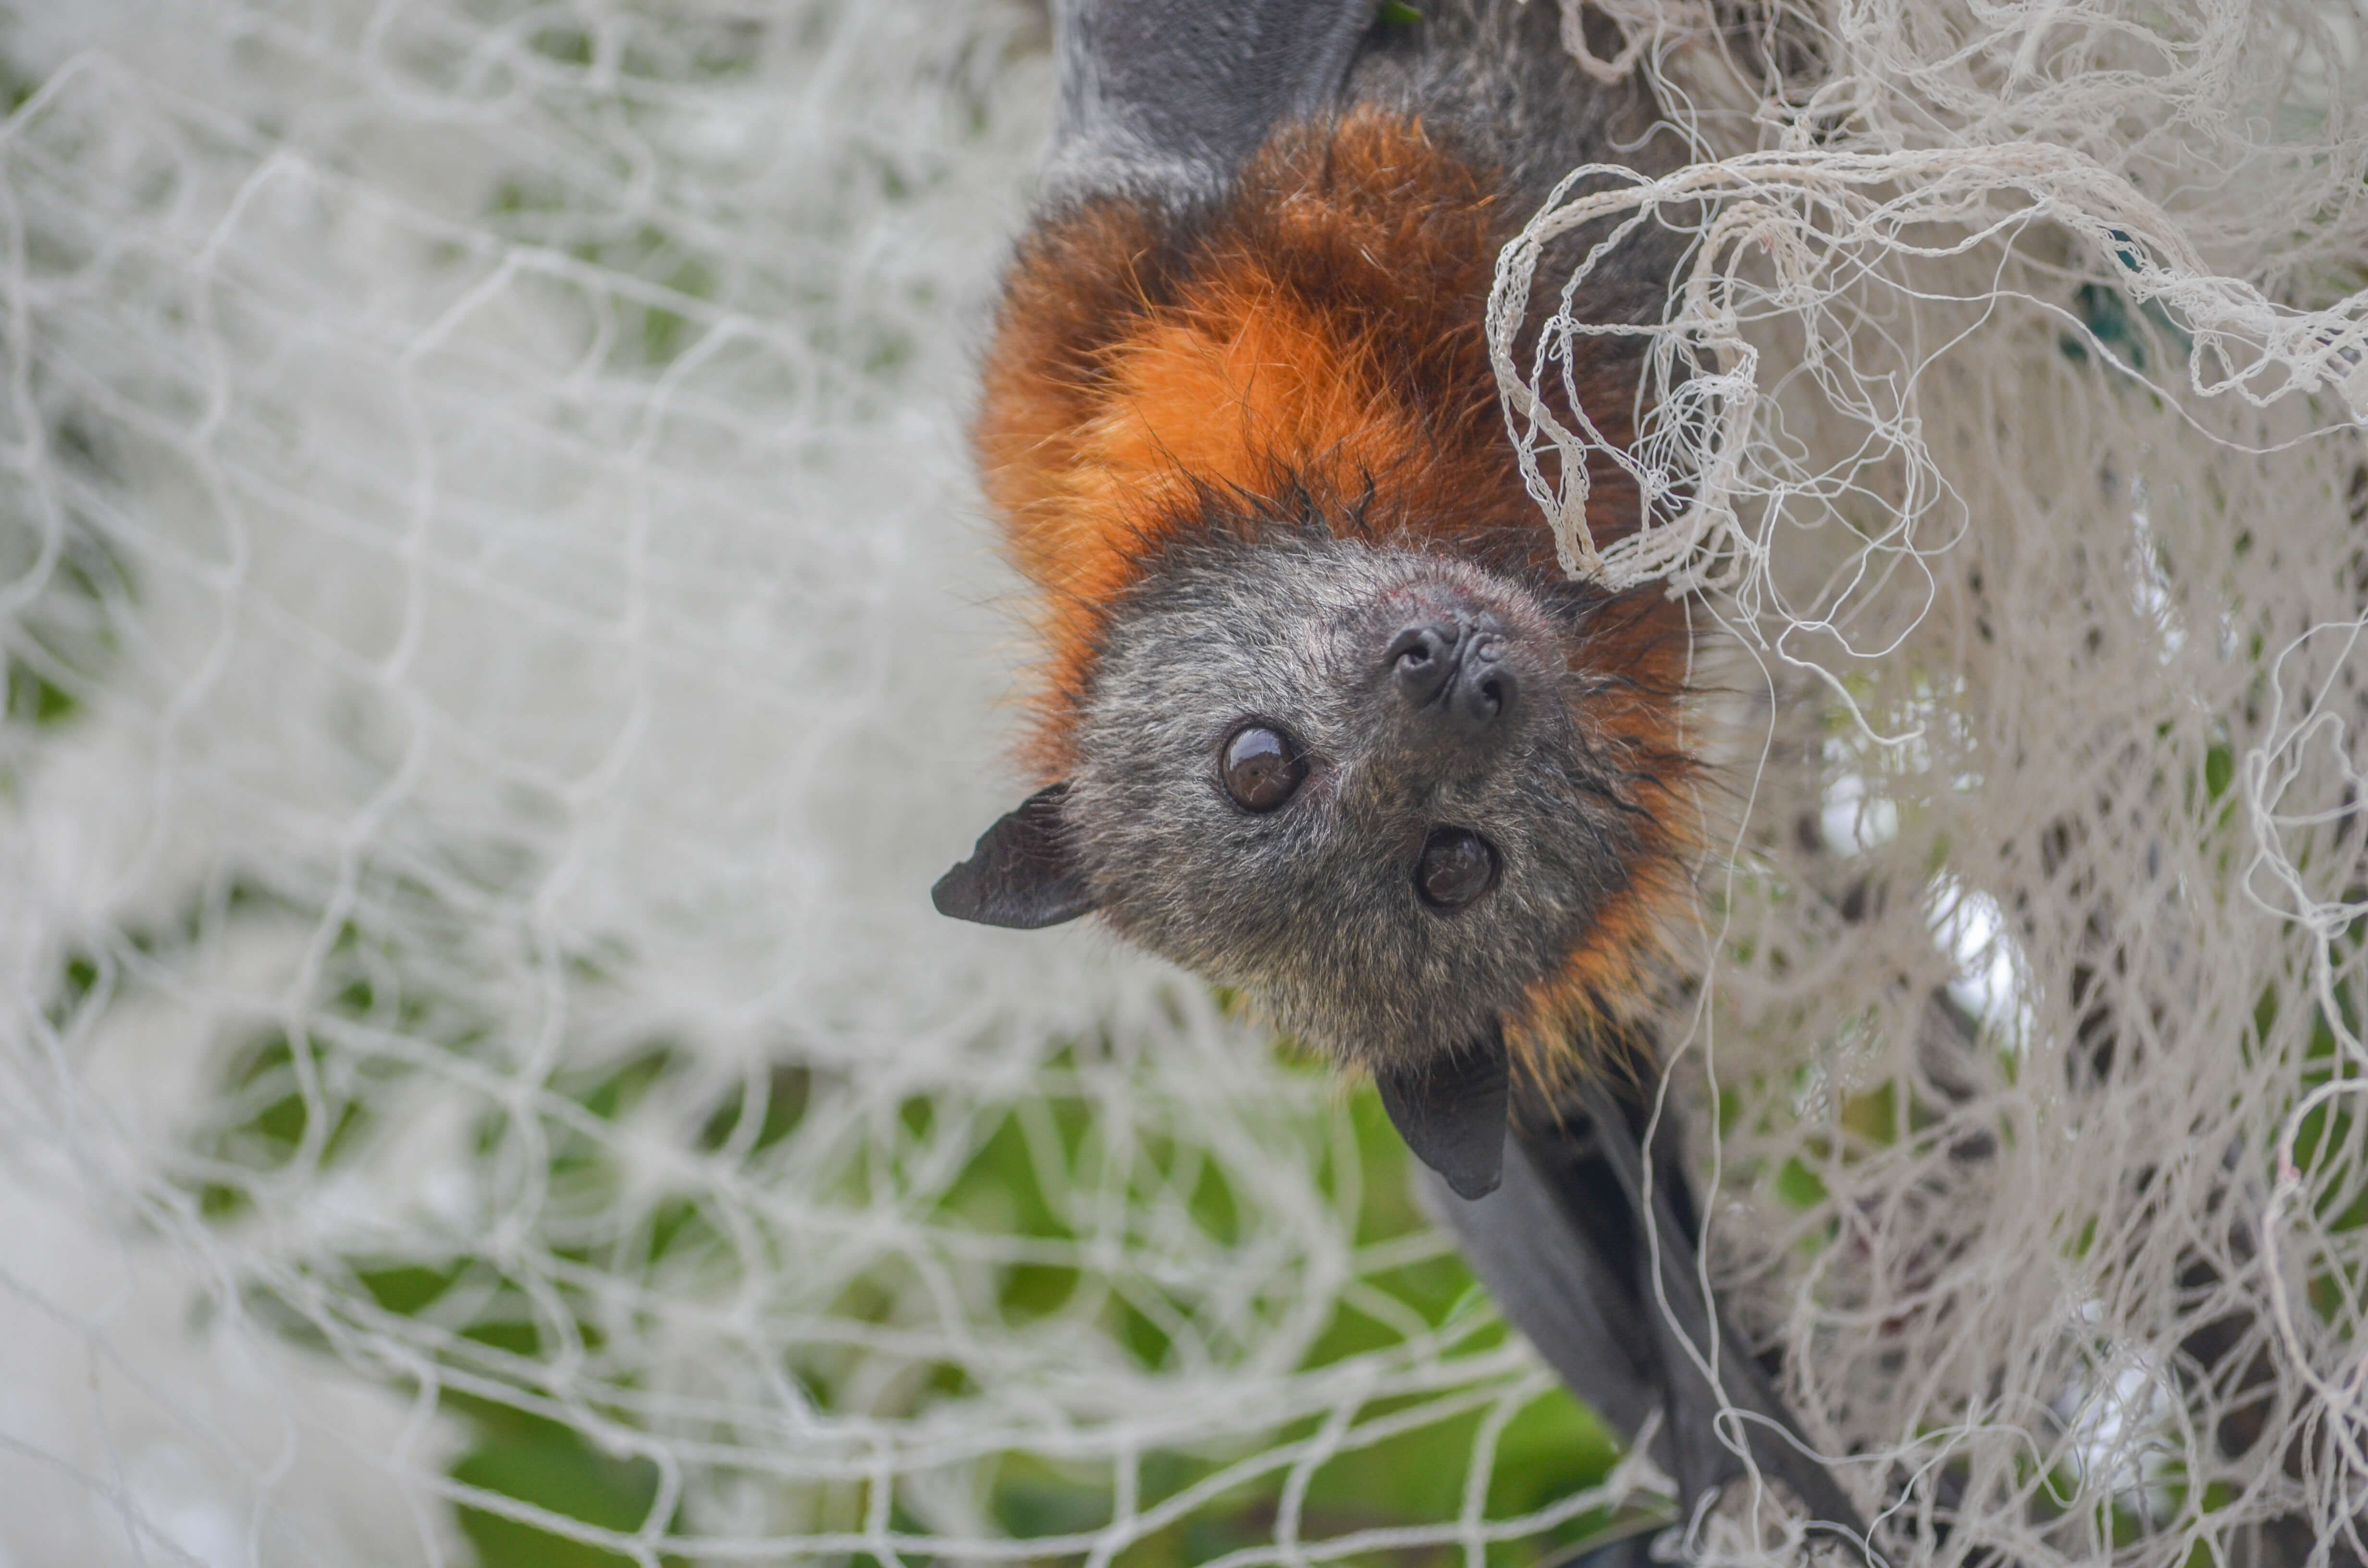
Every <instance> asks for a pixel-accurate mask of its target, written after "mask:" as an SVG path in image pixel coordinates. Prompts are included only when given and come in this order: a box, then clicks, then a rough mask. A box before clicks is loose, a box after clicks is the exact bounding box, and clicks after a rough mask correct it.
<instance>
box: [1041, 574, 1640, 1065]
mask: <svg viewBox="0 0 2368 1568" xmlns="http://www.w3.org/2000/svg"><path fill="white" fill-rule="evenodd" d="M1246 555H1254V556H1255V558H1256V559H1255V560H1254V561H1248V560H1245V556H1246ZM1456 616H1462V617H1464V618H1465V619H1467V620H1470V619H1474V618H1492V619H1491V620H1490V624H1492V625H1495V626H1498V627H1501V654H1502V658H1503V661H1504V665H1505V667H1506V668H1507V669H1508V671H1509V672H1511V674H1512V675H1513V676H1514V677H1515V680H1514V681H1513V682H1512V686H1513V691H1514V695H1513V698H1512V700H1511V701H1510V702H1509V703H1508V705H1507V706H1506V708H1505V710H1504V712H1503V713H1502V715H1501V716H1500V717H1499V718H1498V720H1497V722H1494V723H1493V724H1490V725H1488V726H1486V729H1485V731H1484V732H1482V733H1476V734H1475V733H1473V732H1472V731H1471V729H1470V728H1469V727H1468V726H1466V727H1464V728H1462V729H1459V728H1457V727H1455V726H1452V725H1450V724H1448V723H1446V722H1444V721H1443V719H1442V716H1441V714H1440V712H1439V711H1437V709H1438V705H1437V704H1435V703H1433V704H1428V705H1424V704H1418V703H1417V702H1415V701H1412V700H1410V699H1409V698H1408V696H1407V693H1406V689H1405V684H1404V682H1402V681H1400V680H1397V679H1395V678H1394V670H1395V664H1394V659H1393V656H1392V653H1391V649H1392V644H1393V640H1394V639H1395V638H1397V637H1398V636H1399V634H1400V633H1401V632H1402V631H1405V630H1406V628H1407V627H1409V626H1410V625H1417V624H1420V623H1423V622H1425V621H1426V620H1427V619H1431V620H1435V619H1439V618H1441V617H1447V618H1452V617H1456ZM1110 624H1111V630H1110V634H1109V641H1108V643H1107V645H1106V646H1105V647H1104V648H1103V650H1102V653H1101V657H1100V659H1099V663H1098V665H1097V669H1096V674H1095V677H1094V680H1093V684H1092V687H1091V688H1090V690H1089V691H1088V693H1087V697H1086V699H1085V711H1084V714H1083V716H1082V722H1081V723H1080V726H1079V730H1078V756H1079V762H1078V766H1077V767H1076V770H1075V772H1074V773H1073V775H1072V777H1071V778H1070V780H1069V792H1068V796H1067V799H1066V801H1065V802H1064V815H1065V817H1066V819H1067V824H1068V827H1069V831H1070V834H1071V835H1072V844H1073V846H1074V848H1075V852H1076V855H1077V858H1078V859H1079V862H1080V864H1081V869H1082V871H1083V874H1084V876H1085V878H1086V879H1087V881H1088V883H1089V884H1090V886H1091V888H1092V890H1093V893H1094V898H1095V902H1096V903H1097V904H1098V905H1099V908H1100V910H1101V912H1102V914H1103V915H1104V916H1105V917H1106V918H1107V919H1109V920H1110V923H1111V924H1112V925H1113V926H1115V927H1116V928H1117V929H1118V930H1120V931H1121V932H1122V933H1123V934H1124V935H1126V936H1127V937H1131V938H1133V940H1134V941H1136V942H1139V943H1141V944H1142V945H1144V947H1147V948H1150V949H1153V950H1154V951H1156V952H1159V953H1162V954H1164V955H1166V956H1167V957H1168V958H1171V959H1173V960H1176V961H1177V962H1178V963H1181V964H1183V965H1184V966H1185V967H1187V968H1189V969H1191V970H1194V971H1197V972H1199V973H1201V974H1203V975H1205V976H1208V977H1209V978H1211V979H1213V980H1216V981H1218V982H1220V983H1226V984H1231V985H1235V986H1238V987H1240V988H1242V989H1243V990H1245V991H1247V993H1249V994H1250V995H1251V996H1252V997H1253V998H1254V999H1255V1000H1257V1001H1258V1002H1259V1003H1261V1004H1262V1005H1263V1006H1265V1007H1266V1008H1267V1009H1269V1011H1270V1012H1271V1013H1272V1015H1273V1017H1274V1018H1275V1021H1276V1022H1278V1023H1279V1024H1281V1027H1283V1028H1286V1029H1288V1030H1290V1031H1292V1033H1294V1034H1296V1035H1298V1036H1299V1037H1300V1038H1301V1039H1303V1040H1306V1041H1307V1042H1309V1043H1310V1044H1313V1045H1315V1046H1316V1047H1318V1048H1320V1049H1322V1050H1324V1051H1327V1052H1329V1053H1330V1054H1332V1055H1333V1056H1335V1057H1336V1058H1338V1059H1340V1060H1343V1061H1355V1062H1362V1063H1364V1064H1365V1065H1367V1066H1369V1067H1372V1068H1374V1069H1376V1070H1383V1071H1387V1070H1394V1069H1406V1068H1409V1067H1418V1066H1420V1065H1421V1064H1423V1063H1425V1062H1429V1061H1432V1060H1435V1059H1436V1057H1437V1056H1438V1053H1439V1052H1440V1051H1452V1050H1456V1049H1459V1048H1461V1047H1463V1045H1465V1044H1466V1043H1467V1042H1470V1041H1473V1040H1478V1039H1481V1038H1483V1037H1485V1036H1486V1035H1487V1034H1488V1032H1489V1031H1490V1030H1491V1029H1492V1028H1494V1026H1495V1023H1496V1020H1497V1018H1498V1017H1520V1016H1522V1015H1523V1014H1524V1012H1525V1010H1526V993H1527V992H1528V990H1529V988H1530V987H1531V985H1532V984H1534V983H1536V982H1538V981H1540V980H1541V979H1543V978H1545V977H1547V976H1548V975H1550V974H1552V973H1554V971H1556V970H1557V969H1558V968H1559V966H1560V965H1561V964H1562V963H1563V962H1564V961H1565V960H1566V959H1567V957H1568V955H1569V954H1570V952H1571V951H1572V949H1573V948H1574V947H1575V946H1576V945H1577V941H1578V939H1579V938H1580V937H1582V936H1583V935H1584V933H1585V932H1586V930H1587V928H1588V925H1589V924H1590V922H1591V920H1592V919H1593V916H1594V913H1595V911H1596V910H1597V909H1599V908H1600V906H1601V903H1602V902H1603V900H1604V899H1605V897H1606V896H1607V895H1608V894H1610V893H1611V892H1613V891H1615V890H1616V889H1618V888H1619V887H1620V886H1621V885H1622V882H1623V881H1624V880H1625V872H1624V870H1623V866H1622V857H1623V852H1624V851H1626V850H1627V849H1628V848H1629V847H1630V845H1631V838H1630V834H1629V830H1628V828H1627V826H1626V824H1625V823H1624V822H1623V820H1622V810H1621V808H1620V807H1619V806H1618V805H1617V804H1616V803H1615V801H1614V800H1613V798H1612V793H1611V786H1610V781H1609V778H1608V777H1607V771H1606V769H1605V768H1604V767H1602V766H1601V765H1600V761H1599V760H1598V758H1597V757H1596V756H1595V753H1594V749H1593V748H1592V747H1591V746H1590V744H1589V743H1588V733H1587V727H1586V722H1585V715H1584V712H1583V710H1581V709H1580V708H1579V707H1578V706H1577V705H1576V704H1575V703H1574V702H1573V700H1572V698H1573V694H1574V692H1575V691H1576V689H1577V677H1575V676H1572V675H1571V674H1570V672H1569V671H1568V669H1567V666H1566V664H1565V655H1564V653H1563V648H1564V646H1565V629H1564V628H1562V627H1559V626H1558V625H1557V624H1556V622H1555V619H1554V611H1553V610H1552V609H1550V608H1549V607H1548V606H1547V605H1546V604H1545V603H1544V602H1543V601H1542V600H1541V599H1540V598H1539V597H1536V596H1535V595H1533V594H1531V592H1530V591H1529V590H1527V589H1526V588H1524V587H1523V586H1521V585H1520V584H1518V583H1516V582H1514V581H1512V580H1510V579H1508V578H1505V577H1501V576H1498V575H1496V574H1492V573H1489V572H1487V571H1486V570H1484V569H1482V568H1480V567H1478V566H1475V565H1473V564H1471V563H1470V562H1465V561H1463V560H1459V559H1456V558H1454V557H1450V556H1444V555H1438V554H1430V553H1426V552H1423V551H1419V550H1417V549H1401V548H1388V547H1378V546H1375V545H1372V544H1366V543H1361V542H1358V541H1355V540H1338V539H1334V538H1330V537H1328V536H1326V535H1325V534H1323V533H1321V532H1319V531H1316V530H1314V529H1298V528H1280V527H1278V528H1274V529H1272V530H1269V531H1266V532H1263V533H1259V534H1257V535H1256V536H1255V537H1245V536H1243V535H1241V534H1225V533H1216V534H1213V535H1211V536H1202V537H1201V539H1200V540H1196V542H1195V543H1193V544H1192V545H1190V546H1189V547H1184V548H1179V549H1178V550H1176V551H1171V552H1170V553H1169V554H1168V555H1167V556H1166V557H1164V558H1162V559H1161V560H1160V561H1159V562H1157V563H1156V567H1155V569H1154V570H1153V572H1152V573H1151V574H1150V575H1149V576H1148V578H1147V580H1146V581H1145V583H1144V585H1143V586H1142V587H1141V588H1139V589H1138V590H1137V591H1136V592H1135V593H1134V594H1133V596H1131V597H1130V598H1129V600H1128V601H1127V603H1126V604H1125V605H1124V607H1123V608H1121V611H1120V612H1119V613H1117V614H1115V615H1114V616H1113V617H1112V618H1111V623H1110ZM1248 722H1259V723H1263V724H1266V725H1268V726H1270V727H1272V728H1276V729H1279V730H1281V731H1282V732H1283V733H1286V734H1288V735H1289V736H1291V737H1292V739H1293V740H1294V741H1295V742H1296V743H1297V744H1298V745H1299V746H1300V747H1301V748H1302V749H1303V750H1304V754H1305V756H1306V758H1307V761H1308V766H1309V772H1308V776H1307V778H1306V780H1305V782H1304V784H1303V785H1302V786H1301V787H1300V789H1299V790H1298V792H1297V793H1296V794H1295V795H1294V796H1293V797H1292V799H1291V800H1290V801H1288V803H1286V804H1285V805H1283V806H1282V807H1281V808H1280V809H1278V810H1275V811H1272V812H1263V813H1260V812H1249V811H1246V810H1244V809H1243V808H1242V807H1241V806H1239V805H1237V804H1235V801H1233V799H1232V798H1231V797H1230V796H1229V795H1228V794H1227V792H1226V790H1225V788H1224V782H1223V780H1222V778H1221V777H1220V772H1219V757H1220V754H1221V752H1222V750H1223V748H1224V745H1225V744H1226V742H1227V741H1228V740H1229V739H1230V738H1231V737H1232V736H1233V735H1234V734H1235V733H1236V732H1237V731H1238V730H1239V729H1240V728H1241V727H1242V726H1243V725H1244V724H1245V723H1248ZM1439 828H1450V829H1457V828H1460V829H1466V830H1469V831H1472V832H1475V833H1477V834H1479V835H1481V836H1482V837H1483V838H1485V839H1486V840H1487V842H1488V843H1489V844H1490V845H1491V846H1494V849H1495V851H1496V854H1497V861H1498V866H1499V870H1498V874H1497V880H1496V882H1495V885H1494V886H1493V888H1492V889H1491V890H1490V891H1488V892H1486V893H1485V894H1483V895H1482V896H1480V897H1479V898H1478V899H1477V900H1475V901H1474V902H1473V903H1470V904H1468V905H1466V906H1464V907H1463V908H1461V909H1457V910H1454V911H1445V910H1441V909H1440V908H1437V907H1434V906H1432V905H1430V904H1429V903H1426V902H1425V901H1424V899H1423V898H1422V897H1421V896H1420V894H1419V893H1418V892H1417V886H1416V866H1417V860H1418V858H1419V857H1420V856H1421V853H1422V848H1423V845H1424V843H1425V840H1426V838H1427V836H1428V835H1429V834H1431V833H1432V831H1433V830H1435V829H1439Z"/></svg>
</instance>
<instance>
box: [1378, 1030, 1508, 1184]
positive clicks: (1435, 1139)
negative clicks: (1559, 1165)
mask: <svg viewBox="0 0 2368 1568" xmlns="http://www.w3.org/2000/svg"><path fill="white" fill-rule="evenodd" d="M1374 1079H1375V1082H1376V1083H1377V1084H1378V1085H1380V1088H1381V1091H1382V1105H1383V1107H1384V1108H1386V1109H1387V1110H1388V1111H1389V1113H1390V1121H1391V1123H1392V1124H1393V1125H1395V1127H1396V1128H1397V1130H1398V1136H1399V1137H1401V1138H1404V1139H1405V1140H1406V1147H1407V1148H1409V1149H1411V1150H1413V1151H1414V1154H1415V1158H1417V1159H1418V1160H1420V1161H1421V1162H1422V1163H1423V1164H1424V1165H1429V1167H1430V1168H1431V1169H1432V1170H1435V1171H1437V1172H1438V1173H1439V1174H1440V1176H1445V1177H1446V1178H1447V1185H1448V1186H1450V1187H1453V1188H1454V1189H1455V1195H1456V1196H1457V1197H1458V1198H1463V1199H1474V1198H1485V1197H1486V1196H1487V1195H1488V1194H1490V1193H1492V1192H1494V1191H1496V1190H1497V1183H1498V1182H1500V1181H1502V1180H1503V1179H1504V1178H1505V1131H1506V1119H1505V1107H1506V1103H1507V1101H1508V1099H1509V1098H1510V1096H1511V1092H1512V1072H1511V1063H1510V1062H1509V1061H1508V1058H1507V1056H1506V1054H1505V1030H1504V1026H1503V1025H1502V1024H1500V1023H1495V1022H1492V1023H1490V1024H1489V1026H1488V1031H1487V1033H1486V1034H1485V1035H1483V1036H1481V1038H1480V1039H1478V1040H1473V1041H1471V1042H1469V1043H1468V1044H1466V1045H1465V1046H1463V1049H1462V1050H1460V1051H1452V1052H1450V1053H1448V1054H1445V1055H1442V1056H1440V1057H1437V1058H1434V1059H1433V1060H1431V1061H1429V1062H1423V1063H1421V1064H1420V1065H1418V1066H1413V1067H1406V1068H1400V1069H1397V1070H1395V1071H1391V1072H1383V1073H1377V1074H1374Z"/></svg>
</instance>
